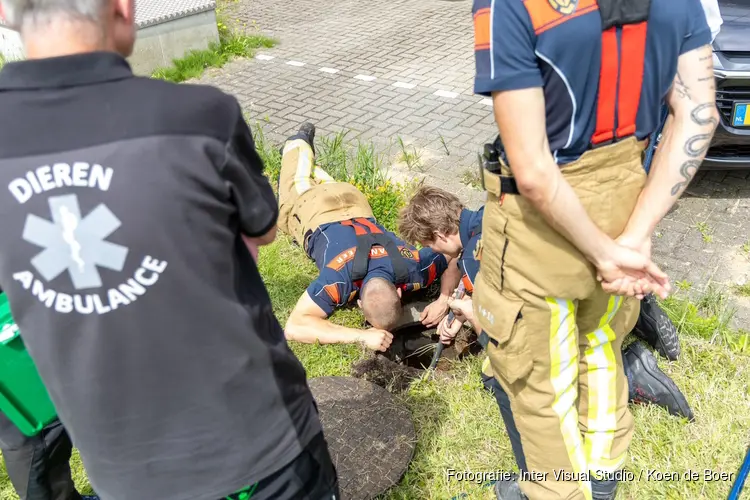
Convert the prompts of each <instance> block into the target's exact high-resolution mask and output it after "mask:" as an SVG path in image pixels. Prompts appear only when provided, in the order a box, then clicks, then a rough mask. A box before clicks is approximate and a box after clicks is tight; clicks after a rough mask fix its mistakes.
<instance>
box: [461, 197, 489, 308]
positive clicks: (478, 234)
mask: <svg viewBox="0 0 750 500" xmlns="http://www.w3.org/2000/svg"><path fill="white" fill-rule="evenodd" d="M483 215H484V207H482V208H480V209H479V210H477V211H476V212H475V211H473V210H468V209H463V210H462V211H461V218H460V219H459V225H458V235H459V237H460V238H461V246H462V247H463V251H462V252H461V257H459V259H458V267H459V268H460V269H461V281H462V282H463V284H464V289H465V290H466V293H469V294H471V293H474V282H475V281H476V279H477V274H478V273H479V261H478V260H476V259H475V258H474V252H475V251H476V248H477V244H478V243H479V240H480V239H481V238H482V216H483Z"/></svg>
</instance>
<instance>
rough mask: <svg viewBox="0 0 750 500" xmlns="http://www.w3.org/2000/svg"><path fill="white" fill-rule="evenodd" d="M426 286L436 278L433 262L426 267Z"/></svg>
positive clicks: (435, 268) (435, 267)
mask: <svg viewBox="0 0 750 500" xmlns="http://www.w3.org/2000/svg"><path fill="white" fill-rule="evenodd" d="M427 273H428V276H427V286H429V285H432V284H433V283H434V282H435V280H436V279H437V266H436V265H435V263H434V262H433V263H432V264H430V267H428V268H427Z"/></svg>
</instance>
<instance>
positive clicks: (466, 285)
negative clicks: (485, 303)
mask: <svg viewBox="0 0 750 500" xmlns="http://www.w3.org/2000/svg"><path fill="white" fill-rule="evenodd" d="M461 282H462V283H463V284H464V290H466V293H468V294H472V293H474V284H473V283H472V282H471V280H470V279H469V277H468V276H467V275H465V274H464V276H463V278H461Z"/></svg>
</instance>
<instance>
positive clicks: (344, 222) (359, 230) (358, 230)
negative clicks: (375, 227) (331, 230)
mask: <svg viewBox="0 0 750 500" xmlns="http://www.w3.org/2000/svg"><path fill="white" fill-rule="evenodd" d="M341 225H342V226H349V227H353V228H354V234H356V235H357V236H362V235H363V234H367V231H366V230H365V228H363V227H362V226H360V225H358V224H355V223H354V222H352V221H350V220H342V221H341Z"/></svg>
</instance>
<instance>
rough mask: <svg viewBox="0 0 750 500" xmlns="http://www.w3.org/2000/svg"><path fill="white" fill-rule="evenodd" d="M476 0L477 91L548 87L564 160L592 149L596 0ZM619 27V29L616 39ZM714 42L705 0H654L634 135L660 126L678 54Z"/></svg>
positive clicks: (554, 142)
mask: <svg viewBox="0 0 750 500" xmlns="http://www.w3.org/2000/svg"><path fill="white" fill-rule="evenodd" d="M568 4H575V2H574V1H572V0H474V7H473V13H474V28H475V40H474V41H475V43H474V50H475V59H476V79H475V83H474V91H475V92H476V93H478V94H482V95H487V96H489V95H491V93H492V92H495V91H503V90H518V89H526V88H535V87H543V88H544V98H545V103H546V123H547V137H548V138H549V145H550V149H551V151H552V154H553V156H554V157H555V159H556V160H557V162H558V163H559V164H564V163H567V162H570V161H573V160H575V159H576V158H578V157H579V156H580V155H581V154H583V153H584V152H585V151H586V150H588V149H589V145H590V141H591V137H592V134H593V132H594V127H595V124H596V102H597V89H598V88H599V87H598V86H599V72H600V67H601V53H602V44H601V33H602V26H601V16H600V15H599V10H598V5H597V3H596V0H578V3H577V6H576V7H575V10H574V11H573V12H572V13H570V14H568V15H566V16H560V15H559V14H558V11H557V10H556V9H555V7H554V6H555V5H557V6H558V8H560V6H561V5H562V6H566V5H568ZM621 30H622V28H618V39H619V38H620V36H621ZM710 43H711V32H710V30H709V28H708V23H707V22H706V16H705V14H704V12H703V8H702V7H701V3H700V0H652V1H651V10H650V14H649V19H648V34H647V38H646V58H645V69H644V75H643V84H642V91H641V97H640V105H639V108H638V114H637V119H636V136H637V138H638V139H639V140H641V139H645V138H646V137H648V136H649V135H650V134H651V133H652V132H653V131H654V130H655V129H656V127H657V126H658V125H659V106H660V104H661V102H662V101H663V99H664V97H665V96H666V94H667V92H668V90H669V88H670V87H671V85H672V82H673V80H674V78H675V74H676V72H677V59H678V57H679V56H680V55H682V54H684V53H686V52H689V51H691V50H693V49H696V48H698V47H701V46H703V45H707V44H710Z"/></svg>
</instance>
